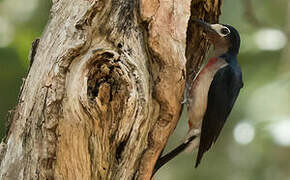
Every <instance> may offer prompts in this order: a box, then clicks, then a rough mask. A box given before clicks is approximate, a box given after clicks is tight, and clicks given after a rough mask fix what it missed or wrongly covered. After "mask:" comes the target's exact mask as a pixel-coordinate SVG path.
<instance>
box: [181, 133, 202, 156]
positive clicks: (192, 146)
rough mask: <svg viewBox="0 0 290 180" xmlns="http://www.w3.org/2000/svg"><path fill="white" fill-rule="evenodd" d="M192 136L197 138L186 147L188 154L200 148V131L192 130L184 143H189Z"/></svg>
mask: <svg viewBox="0 0 290 180" xmlns="http://www.w3.org/2000/svg"><path fill="white" fill-rule="evenodd" d="M192 136H196V138H195V139H194V140H193V141H191V142H190V144H189V145H188V146H187V147H186V149H185V152H187V153H191V152H193V151H194V150H195V149H197V148H198V146H199V140H200V138H199V137H200V129H190V130H189V131H188V133H187V135H186V137H185V140H184V143H186V142H188V141H189V138H191V137H192Z"/></svg>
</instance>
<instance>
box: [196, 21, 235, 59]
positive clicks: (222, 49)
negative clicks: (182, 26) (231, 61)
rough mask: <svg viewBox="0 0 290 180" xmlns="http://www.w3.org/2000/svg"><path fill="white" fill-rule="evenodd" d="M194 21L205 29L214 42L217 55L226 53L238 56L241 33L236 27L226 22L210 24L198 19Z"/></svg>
mask: <svg viewBox="0 0 290 180" xmlns="http://www.w3.org/2000/svg"><path fill="white" fill-rule="evenodd" d="M194 21H195V22H196V23H198V24H199V25H201V26H202V27H203V28H204V29H205V31H206V37H207V38H208V39H209V40H210V42H211V43H212V44H213V46H214V51H215V54H216V55H217V56H220V55H223V54H225V53H229V54H231V55H234V56H236V55H237V54H238V53H239V49H240V35H239V33H238V31H237V30H236V29H235V28H234V27H232V26H230V25H225V24H209V23H207V22H204V21H201V20H198V19H195V20H194Z"/></svg>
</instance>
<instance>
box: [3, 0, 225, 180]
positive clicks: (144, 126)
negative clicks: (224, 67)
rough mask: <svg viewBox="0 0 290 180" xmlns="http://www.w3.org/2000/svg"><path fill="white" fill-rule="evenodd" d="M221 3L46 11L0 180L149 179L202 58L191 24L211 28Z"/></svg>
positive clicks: (102, 2) (113, 0) (81, 5)
mask: <svg viewBox="0 0 290 180" xmlns="http://www.w3.org/2000/svg"><path fill="white" fill-rule="evenodd" d="M220 1H221V0H213V1H205V0H199V1H195V0H193V1H192V2H190V1H178V0H172V1H166V0H159V1H157V0H140V1H135V0H90V1H84V0H81V1H80V0H70V1H68V0H56V1H53V6H52V9H51V15H52V17H51V20H50V22H49V24H48V26H47V28H46V29H45V31H44V32H43V35H42V36H41V38H40V40H39V44H38V46H37V49H35V51H34V49H32V52H35V53H33V59H34V61H33V63H31V68H30V71H29V73H28V75H27V78H26V80H25V83H24V86H23V89H22V91H21V95H20V97H19V104H18V105H17V107H16V110H15V113H14V116H13V119H12V123H11V126H10V129H9V132H8V134H7V137H6V139H5V141H3V142H2V143H1V146H0V163H1V165H0V177H1V179H150V178H151V174H152V171H153V168H154V165H155V163H156V161H157V159H158V157H159V155H160V153H161V151H162V150H163V149H164V147H165V145H166V143H167V140H168V138H169V136H170V134H171V133H172V131H173V130H174V128H175V126H176V124H177V122H178V119H179V116H180V112H181V103H180V102H181V101H182V99H183V91H184V87H185V84H186V75H187V76H188V77H192V76H191V75H189V74H191V73H192V72H193V71H192V70H191V69H195V70H197V69H198V68H199V66H198V65H200V62H201V61H202V58H203V57H204V54H205V51H204V49H206V48H207V43H206V42H204V41H202V42H201V39H202V38H201V36H200V35H201V30H199V29H197V28H196V27H194V25H193V24H192V23H191V22H190V18H202V19H204V18H205V19H206V20H210V21H213V20H217V18H218V16H219V14H220V3H221V2H220ZM188 22H189V23H188ZM186 57H187V59H188V61H186ZM186 62H187V63H186ZM186 64H187V65H186ZM187 69H188V70H189V71H188V70H187ZM189 80H190V79H189ZM189 80H188V81H189Z"/></svg>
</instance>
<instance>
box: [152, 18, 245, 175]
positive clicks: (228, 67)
mask: <svg viewBox="0 0 290 180" xmlns="http://www.w3.org/2000/svg"><path fill="white" fill-rule="evenodd" d="M194 21H195V22H196V23H197V24H199V25H201V26H202V27H203V28H204V30H205V33H206V37H207V38H208V39H209V41H210V43H211V44H212V45H213V57H212V58H210V59H209V60H208V63H207V64H206V65H205V66H204V67H203V68H202V70H201V71H200V72H199V73H198V75H197V76H196V78H195V79H194V81H193V83H192V84H191V85H189V87H188V90H187V93H186V94H187V95H186V96H187V98H186V99H187V115H188V124H189V131H188V134H187V139H186V141H185V142H184V143H182V144H181V145H180V146H178V147H177V148H175V149H174V150H173V151H172V152H170V153H168V154H167V155H165V156H163V157H161V158H159V160H158V161H157V163H156V166H155V170H157V169H159V168H160V167H161V166H162V165H164V164H165V163H166V162H168V161H169V160H170V159H173V158H174V157H175V156H176V155H178V154H179V153H180V152H182V151H183V150H184V149H186V151H193V150H194V149H197V148H198V154H197V159H196V164H195V167H197V166H198V165H199V163H200V161H201V159H202V157H203V154H204V153H205V152H206V151H208V150H209V149H210V147H211V146H212V145H213V144H214V143H215V142H216V140H217V138H218V136H219V134H220V132H221V130H222V128H223V126H224V124H225V122H226V119H227V118H228V116H229V114H230V112H231V110H232V108H233V105H234V103H235V101H236V99H237V97H238V95H239V92H240V89H241V88H242V87H243V80H242V72H241V68H240V66H239V64H238V61H237V55H238V53H239V49H240V36H239V33H238V31H237V30H236V29H235V28H234V27H232V26H230V25H225V24H209V23H207V22H204V21H201V20H197V19H196V20H194Z"/></svg>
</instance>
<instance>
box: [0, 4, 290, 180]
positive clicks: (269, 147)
mask: <svg viewBox="0 0 290 180" xmlns="http://www.w3.org/2000/svg"><path fill="white" fill-rule="evenodd" d="M8 1H10V0H0V20H1V19H5V20H6V21H8V22H9V24H10V26H11V27H13V28H12V29H11V30H10V33H11V32H12V31H13V38H12V40H11V42H10V43H8V45H7V46H4V47H0V82H1V88H0V137H3V135H4V129H5V128H4V124H5V121H6V115H7V112H8V111H9V110H11V109H13V107H14V106H15V105H16V103H17V96H18V93H19V89H20V86H21V84H22V78H24V77H25V76H26V73H27V69H28V64H29V63H28V53H29V49H30V45H31V42H32V41H33V40H34V39H35V38H37V37H39V36H41V32H42V31H43V29H44V27H45V24H46V23H47V20H48V18H49V8H50V5H51V2H50V1H33V0H29V1H28V2H27V3H29V2H30V3H32V2H34V3H36V2H37V6H36V8H35V9H32V10H31V11H30V13H31V14H30V15H29V16H28V17H29V18H23V19H21V17H19V16H20V15H18V14H17V11H18V10H17V9H16V10H15V12H14V16H11V15H10V14H6V13H5V12H4V11H2V10H3V9H5V7H4V5H5V4H7V2H8ZM18 1H19V2H20V0H18ZM278 2H279V3H278ZM252 3H253V12H254V14H255V16H256V18H257V19H258V20H259V21H260V22H262V24H265V26H257V25H255V24H252V23H250V22H249V21H248V20H247V19H246V18H245V16H244V12H245V6H244V0H238V1H231V0H225V1H224V3H223V10H222V18H221V22H222V23H226V24H231V25H233V26H235V27H236V28H237V29H238V30H239V31H240V33H241V38H242V47H241V53H240V56H239V62H240V63H241V66H242V70H243V75H244V82H245V87H244V88H243V90H242V92H241V95H240V97H239V99H238V102H237V104H236V106H235V108H234V110H233V112H232V114H231V116H230V119H229V121H228V122H227V124H226V126H225V128H224V129H223V132H222V134H221V136H220V139H219V140H218V142H217V144H216V145H214V147H213V148H212V149H211V150H210V151H209V152H208V153H206V154H205V158H204V160H203V161H202V163H201V166H200V167H199V168H198V169H194V168H193V166H194V158H193V157H194V155H193V154H185V153H184V154H182V155H180V156H179V157H177V158H176V159H174V160H173V161H172V162H170V163H169V164H168V165H166V166H165V167H163V168H162V169H161V170H160V172H158V174H157V178H156V179H164V180H165V179H166V180H175V179H182V180H183V179H184V180H186V179H194V180H202V179H204V180H205V179H221V180H259V179H261V180H262V179H263V180H274V179H279V180H280V179H287V178H289V177H290V169H289V167H290V161H289V160H290V159H289V146H285V145H284V146H283V145H282V144H279V142H278V141H277V139H275V136H273V134H272V133H271V131H269V128H271V127H272V125H275V123H276V124H277V123H279V122H280V121H281V118H282V119H283V118H284V119H288V121H290V104H289V103H288V104H287V100H285V102H286V104H285V103H283V102H284V101H283V102H282V100H283V98H289V101H290V97H289V96H290V95H289V91H288V96H287V93H286V95H281V94H279V93H276V92H283V91H281V90H283V88H285V87H288V90H289V89H290V85H289V75H287V74H286V75H285V74H281V72H280V71H279V70H280V69H281V67H284V66H285V62H286V61H289V60H288V59H286V60H285V59H282V56H281V55H282V54H283V49H277V50H275V51H274V50H273V51H269V50H263V49H260V48H259V47H258V46H257V44H256V43H255V37H256V33H257V32H258V31H259V30H261V29H263V28H274V29H284V26H285V22H286V21H287V20H286V14H287V13H286V10H287V9H286V7H287V3H288V1H286V0H277V1H273V0H256V1H252ZM12 14H13V13H12ZM0 23H1V21H0ZM1 27H2V25H1V24H0V45H1V40H2V39H4V36H3V35H2V37H1ZM265 38H266V37H265ZM286 64H287V63H286ZM289 64H290V63H288V65H289ZM289 68H290V67H289ZM287 78H288V79H287ZM280 82H284V83H280ZM287 83H288V84H287ZM286 92H287V91H286ZM281 97H282V98H281ZM279 98H281V99H282V100H281V101H279ZM277 99H278V102H276V101H277ZM274 102H275V103H276V104H275V107H274V106H271V105H273V103H274ZM285 107H286V108H285ZM287 107H288V109H289V110H288V109H287ZM285 109H286V110H285ZM280 110H281V111H280ZM282 110H283V111H282ZM287 110H288V111H287ZM240 122H247V123H249V124H251V125H252V126H253V128H254V130H255V136H254V139H253V140H252V141H251V142H249V143H248V144H240V143H238V142H237V141H236V140H235V139H234V136H233V129H234V128H236V125H237V124H239V123H240ZM187 130H188V127H187V119H186V113H184V114H183V118H182V119H181V120H180V123H179V124H178V127H177V128H176V131H175V132H174V134H173V136H172V137H171V138H170V142H169V145H168V147H167V150H169V149H172V148H173V147H175V146H176V145H178V144H179V143H180V142H181V141H182V139H183V137H184V135H185V134H186V132H187ZM289 131H290V130H289ZM288 135H289V133H288Z"/></svg>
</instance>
